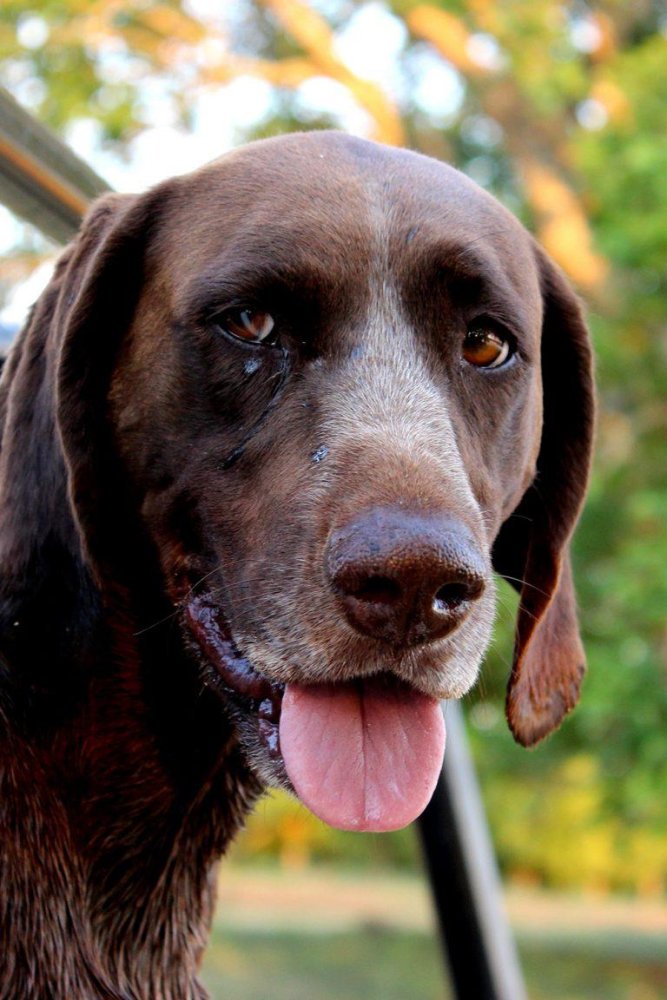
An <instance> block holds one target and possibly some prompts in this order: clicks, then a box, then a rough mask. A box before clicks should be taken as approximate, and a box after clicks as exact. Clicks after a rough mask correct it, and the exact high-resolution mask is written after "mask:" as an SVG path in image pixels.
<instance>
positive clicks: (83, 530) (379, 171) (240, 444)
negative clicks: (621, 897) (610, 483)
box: [0, 133, 593, 1000]
mask: <svg viewBox="0 0 667 1000" xmlns="http://www.w3.org/2000/svg"><path fill="white" fill-rule="evenodd" d="M240 303H241V304H243V303H246V304H247V303H250V304H252V305H254V306H255V307H256V308H264V309H266V310H267V311H270V312H271V313H272V315H274V317H275V318H276V320H277V322H278V324H279V326H280V329H281V339H280V341H279V342H278V344H277V345H276V346H271V347H255V346H252V345H250V346H248V345H245V344H238V343H233V342H231V341H230V340H229V337H228V336H226V335H225V334H223V333H221V331H220V330H219V329H218V328H217V327H216V324H215V316H216V313H219V312H220V310H221V309H222V308H224V307H225V306H226V305H229V304H233V305H238V304H240ZM480 313H484V314H489V313H491V314H493V315H497V316H500V318H501V319H503V321H504V322H505V324H506V325H509V326H510V327H511V329H512V330H513V332H515V334H516V337H517V339H518V341H519V347H520V351H519V356H518V360H517V363H516V364H513V365H512V366H509V367H508V368H507V369H506V370H505V369H503V370H498V371H496V372H481V371H479V370H472V369H468V368H466V367H465V366H463V367H462V362H461V358H460V351H461V343H462V338H463V336H464V333H465V328H466V322H469V321H470V320H471V319H473V318H474V317H475V316H478V315H479V314H480ZM0 406H1V417H2V428H3V430H2V453H1V455H0V509H1V513H2V520H1V524H2V528H1V529H0V567H1V570H0V598H1V604H0V630H1V646H0V648H1V650H2V661H1V663H0V717H1V723H0V803H1V804H2V805H1V807H0V808H1V809H2V819H3V822H2V837H3V857H2V861H1V867H0V922H1V925H2V938H3V954H2V956H0V997H1V998H3V1000H16V998H17V997H21V998H24V1000H44V998H46V997H52V998H58V1000H89V998H93V997H95V998H97V997H103V998H107V1000H111V998H114V1000H118V998H121V997H122V998H141V1000H158V998H159V1000H187V998H195V997H202V996H204V991H203V989H202V987H201V986H200V985H199V984H198V982H197V978H196V974H197V968H198V965H199V962H200V959H201V954H202V950H203V947H204V943H205V939H206V933H207V929H208V925H209V922H210V918H211V912H212V907H213V900H214V894H213V878H214V870H215V869H214V863H215V861H216V859H217V858H218V857H219V856H220V855H221V854H222V853H223V851H224V849H225V846H226V845H227V843H228V842H229V840H230V838H231V837H232V836H233V835H234V833H235V832H236V831H237V829H238V828H239V826H240V824H241V823H242V821H243V816H244V814H245V813H246V812H247V810H248V809H249V808H250V807H251V805H252V803H253V801H254V800H255V798H256V797H257V795H258V794H260V792H261V790H262V788H263V787H264V785H265V784H266V783H267V782H268V783H274V784H275V783H278V784H280V783H283V784H284V783H285V778H284V773H283V772H282V770H281V766H280V763H279V762H278V763H276V760H275V758H274V757H272V756H271V755H269V754H267V753H266V749H265V747H264V745H263V744H262V741H261V739H259V737H258V732H259V730H258V723H257V719H256V718H254V716H252V714H248V713H247V712H246V711H245V710H244V708H243V706H242V705H241V706H239V704H232V702H230V701H229V698H228V697H227V694H226V691H225V689H224V685H223V686H222V687H221V685H220V682H219V677H218V675H217V674H216V670H215V665H214V664H213V665H212V664H211V663H210V662H209V656H208V653H207V652H206V650H208V649H209V646H205V648H204V646H202V642H201V635H200V634H199V637H198V633H197V632H196V630H195V631H194V632H193V630H192V628H191V627H190V626H189V625H188V618H187V614H186V613H185V612H186V611H187V608H188V607H189V606H190V605H191V601H192V598H193V595H200V596H201V595H204V599H205V601H207V602H208V605H207V606H209V605H210V607H211V608H213V609H214V619H212V620H213V624H212V625H210V629H212V631H210V630H209V633H207V636H208V639H210V640H211V643H212V645H211V646H210V648H212V649H215V648H216V643H218V644H219V645H220V646H221V648H222V645H223V644H224V643H228V645H229V648H230V649H231V648H232V646H233V647H234V648H235V649H238V650H240V651H242V653H243V654H244V655H245V656H247V657H248V659H249V661H250V662H251V663H252V665H253V667H254V668H255V670H256V671H258V672H259V674H261V675H262V677H264V678H265V679H266V683H269V682H271V683H273V684H274V685H276V684H280V683H283V682H285V681H292V680H298V681H301V682H308V681H315V680H326V681H332V680H341V679H346V678H350V677H357V676H360V675H363V674H370V673H374V672H377V671H386V672H390V673H393V674H394V675H396V676H397V677H399V678H401V679H402V680H403V681H405V682H407V683H410V684H412V685H414V686H415V687H417V688H419V689H420V690H422V691H424V692H425V693H427V694H429V695H431V696H434V697H456V696H459V695H461V694H463V693H464V692H465V691H466V690H467V689H468V688H469V687H470V685H471V684H472V683H473V682H474V679H475V675H476V672H477V669H478V665H479V661H480V659H481V656H482V654H483V652H484V648H485V646H486V643H487V641H488V636H489V632H490V627H491V620H492V607H493V596H492V586H491V580H490V574H491V560H492V559H493V564H494V566H495V568H496V569H497V570H498V571H499V572H500V573H502V574H505V575H506V576H508V578H510V579H511V580H512V582H513V583H515V584H516V585H517V586H518V587H519V588H520V589H521V610H520V616H519V623H518V631H517V651H516V658H515V664H514V669H513V672H512V677H511V679H510V686H509V693H508V718H509V722H510V726H511V727H512V730H513V732H514V733H515V735H516V737H517V739H519V740H520V741H521V742H523V743H526V744H531V743H533V742H535V741H536V740H538V739H540V738H541V737H542V736H544V735H545V734H546V733H547V732H549V731H550V730H551V729H553V728H554V727H555V726H556V725H558V723H559V722H560V720H561V718H562V716H563V715H564V714H565V712H567V711H569V709H570V708H572V706H573V705H574V703H575V701H576V698H577V695H578V689H579V683H580V679H581V675H582V672H583V653H582V650H581V645H580V642H579V639H578V634H577V626H576V612H575V603H574V594H573V589H572V584H571V577H570V570H569V560H568V556H567V548H568V544H569V539H570V536H571V533H572V530H573V528H574V525H575V522H576V519H577V516H578V512H579V509H580V506H581V503H582V499H583V495H584V491H585V486H586V479H587V474H588V463H589V454H590V443H591V435H592V420H593V402H592V388H591V373H590V352H589V347H588V340H587V336H586V331H585V328H584V325H583V322H582V319H581V314H580V310H579V307H578V305H577V303H576V300H575V298H574V297H573V295H572V293H571V292H570V290H569V289H568V288H567V286H566V284H565V282H564V281H563V279H562V277H561V276H560V274H559V273H558V272H557V271H556V269H555V268H554V266H553V265H552V264H551V263H550V262H549V261H548V260H547V259H546V258H545V257H544V255H543V254H542V252H541V251H540V250H539V249H538V248H537V247H536V246H535V244H534V243H533V241H532V240H531V239H530V237H529V236H528V235H527V234H526V233H525V231H524V230H523V229H522V228H521V227H520V225H519V224H518V223H517V222H516V221H515V220H514V219H513V218H512V217H511V216H510V215H509V214H508V213H507V212H505V211H504V210H503V209H502V208H501V207H500V206H499V205H498V204H497V203H496V202H495V201H494V200H493V199H492V198H490V197H489V196H488V195H486V194H484V193H483V192H481V191H480V190H479V189H478V188H476V187H475V186H474V185H473V184H472V183H471V182H469V181H468V180H466V179H465V178H464V177H463V176H462V175H460V174H458V173H457V172H456V171H453V170H452V169H451V168H448V167H445V166H443V165H442V164H439V163H436V162H435V161H432V160H428V159H426V158H424V157H419V156H416V155H415V154H411V153H406V152H402V151H398V150H390V149H384V148H382V147H378V146H375V145H373V144H371V143H365V142H362V141H359V140H353V139H349V138H346V137H344V136H342V135H338V134H331V133H328V134H326V133H325V134H308V135H300V136H290V137H284V138H282V139H277V140H269V141H267V142H263V143H259V144H255V145H252V146H249V147H247V148H245V149H243V150H241V151H238V152H236V153H233V154H231V155H229V156H227V157H225V158H223V159H222V160H220V161H218V162H216V163H214V164H211V165H209V166H207V167H205V168H203V169H202V170H200V171H198V172H197V173H195V174H192V175H190V176H188V177H183V178H177V179H175V180H172V181H169V182H167V183H165V184H162V185H160V186H159V187H157V188H156V189H154V190H153V191H151V192H149V193H148V194H146V195H143V196H138V197H136V198H134V197H123V196H110V197H107V198H104V199H102V200H101V201H100V202H98V203H97V204H96V205H95V206H94V207H93V209H92V210H91V213H90V214H89V216H88V218H87V220H86V222H85V224H84V226H83V228H82V231H81V234H80V236H79V238H78V240H77V241H76V242H75V243H74V244H73V245H72V246H71V247H70V248H69V249H68V250H67V251H65V253H64V255H63V257H62V258H61V260H60V262H59V265H58V268H57V271H56V275H55V276H54V279H53V281H52V283H51V285H50V287H49V288H48V289H47V291H46V292H45V294H44V296H43V297H42V299H41V300H40V302H39V303H38V304H37V306H36V307H35V310H34V311H33V314H32V316H31V319H30V321H29V323H28V324H27V326H26V328H25V330H24V331H23V333H22V334H21V336H20V338H19V339H18V341H17V343H16V345H15V347H14V348H13V351H12V353H11V356H10V358H9V359H8V362H7V365H6V367H5V372H4V374H3V379H2V383H1V384H0ZM372 506H385V507H388V508H397V507H405V508H406V509H408V510H411V511H415V512H417V513H421V514H424V515H426V514H428V515H429V516H430V514H431V513H432V512H436V514H437V513H443V514H445V513H446V514H450V513H452V512H453V513H455V514H456V516H457V517H458V518H459V519H460V520H461V523H462V524H464V525H465V527H466V531H467V532H469V534H470V537H471V538H474V543H475V545H476V546H478V548H479V551H480V552H481V553H483V558H484V566H485V569H484V572H485V574H486V576H487V578H488V579H487V587H486V590H485V593H484V595H483V596H482V597H480V599H479V600H478V601H476V603H475V607H474V608H473V609H472V611H471V612H470V613H469V614H468V616H467V617H466V619H465V621H464V622H463V623H462V624H461V625H460V626H459V627H457V628H456V629H455V631H454V632H453V633H452V634H450V635H447V636H446V637H444V638H442V639H438V641H436V642H430V643H429V642H427V643H423V644H422V645H418V646H416V647H415V648H410V649H407V650H400V649H393V648H391V649H390V648H388V647H387V646H386V644H383V643H382V642H381V641H380V640H377V639H372V638H369V637H368V636H363V635H360V634H359V633H358V632H356V631H354V629H351V628H350V626H349V624H348V623H346V621H345V620H344V618H343V616H342V615H341V613H340V610H339V608H338V606H337V604H336V600H335V595H334V594H333V593H332V592H331V589H330V587H329V586H328V584H327V580H326V574H325V572H324V569H323V565H324V557H323V553H324V550H325V546H326V543H327V539H328V538H329V537H331V535H332V532H334V531H336V530H337V529H339V528H341V526H344V525H345V524H347V523H348V522H349V521H350V519H351V518H353V517H355V515H356V514H357V512H359V511H364V510H367V509H369V508H370V507H372ZM189 602H190V604H189ZM215 616H218V617H215ZM227 629H228V630H229V636H227V632H226V630H227ZM226 636H227V637H226ZM225 637H226V638H225ZM207 641H208V640H207ZM225 648H227V647H225ZM235 655H237V654H235ZM238 655H240V654H238ZM239 662H240V661H239ZM243 662H245V661H243ZM232 701H233V699H232ZM259 729H261V725H260V726H259Z"/></svg>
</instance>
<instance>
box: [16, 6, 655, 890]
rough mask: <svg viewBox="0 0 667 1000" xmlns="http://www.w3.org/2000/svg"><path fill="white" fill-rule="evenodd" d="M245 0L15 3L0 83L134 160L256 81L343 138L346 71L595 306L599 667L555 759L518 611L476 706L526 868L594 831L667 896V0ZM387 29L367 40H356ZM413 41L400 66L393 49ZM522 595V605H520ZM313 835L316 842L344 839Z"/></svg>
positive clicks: (401, 51)
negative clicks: (514, 717)
mask: <svg viewBox="0 0 667 1000" xmlns="http://www.w3.org/2000/svg"><path fill="white" fill-rule="evenodd" d="M225 6H226V8H227V9H225V10H223V5H212V4H209V3H205V2H204V0H189V2H188V0H183V2H179V0H164V2H157V0H141V2H139V0H135V2H130V0H95V2H92V3H90V2H83V0H43V2H42V3H41V4H40V6H39V8H36V7H35V6H34V5H30V4H28V3H26V2H24V0H4V2H3V4H2V7H1V8H0V58H1V59H2V67H1V68H0V82H2V83H3V84H4V85H5V86H7V87H8V88H9V89H10V90H12V91H13V92H14V94H15V95H16V96H17V98H18V99H19V100H21V101H22V102H23V103H24V104H26V105H27V106H28V107H30V108H31V109H32V110H33V111H34V112H35V113H36V114H37V115H38V116H39V117H40V118H42V119H43V120H44V121H46V122H47V123H49V124H50V125H52V126H53V127H54V128H56V129H58V130H60V131H66V129H67V127H68V125H69V123H71V122H72V121H74V120H76V119H81V118H85V119H94V120H95V121H96V122H97V123H99V128H100V130H101V132H100V135H101V141H102V143H103V144H105V145H107V146H110V147H112V148H116V149H118V150H121V151H122V150H126V149H127V148H128V144H129V143H130V141H131V139H132V138H133V136H136V135H138V134H140V133H141V132H142V130H144V129H146V128H147V127H148V126H149V125H150V124H151V122H152V121H153V118H154V105H155V102H156V95H157V97H159V102H160V106H161V107H162V108H163V109H164V108H165V107H166V108H167V111H166V112H165V111H164V110H163V112H162V113H163V114H168V115H170V116H171V119H170V120H173V121H178V122H180V123H181V124H182V125H183V127H190V125H191V123H192V117H193V114H194V112H195V109H196V106H197V101H198V100H199V99H200V98H201V96H202V94H205V93H207V92H211V90H213V89H219V88H220V87H223V86H225V85H227V84H228V83H229V82H230V81H232V80H234V79H236V78H237V77H238V76H239V75H241V74H243V75H246V74H250V75H253V76H256V77H258V78H260V79H262V80H264V81H267V82H268V83H269V84H270V85H271V87H272V88H273V89H272V100H271V103H270V105H269V106H268V109H267V112H266V114H265V115H264V116H263V117H262V118H261V121H260V122H259V124H257V122H256V121H255V123H254V124H253V125H252V126H251V127H249V128H248V129H246V130H245V134H244V136H243V137H247V138H251V137H254V136H256V135H262V134H270V133H273V132H279V131H285V130H288V129H290V128H311V127H323V126H334V127H336V126H340V124H341V121H342V122H343V124H345V119H344V118H341V112H340V110H337V109H336V108H339V107H340V102H339V104H338V105H336V107H333V106H332V105H331V104H330V106H329V107H325V106H324V105H322V106H317V102H313V100H312V92H311V98H310V100H305V99H304V93H305V88H306V87H307V86H308V85H310V86H311V87H312V85H313V83H314V82H315V83H318V82H322V81H325V82H327V84H328V85H329V87H330V88H331V87H333V88H337V90H336V92H337V93H338V94H341V93H344V94H345V95H346V99H347V100H348V102H349V103H351V104H352V105H354V106H356V107H357V108H358V109H360V114H361V116H362V117H361V118H360V119H359V120H360V121H361V123H362V124H361V126H360V127H361V128H365V130H366V132H367V134H368V135H370V136H371V137H373V138H376V139H380V140H382V141H385V142H390V143H397V144H400V143H406V144H408V145H411V146H413V147H414V148H418V149H420V150H422V151H424V152H426V153H429V154H431V155H435V156H439V157H442V158H447V159H449V160H451V161H452V162H454V163H455V164H456V165H457V166H459V167H460V168H461V169H463V170H465V171H467V172H468V173H469V174H470V175H471V176H472V177H473V178H474V179H475V180H477V181H478V182H479V183H481V184H483V185H484V186H486V187H488V188H489V189H490V190H492V191H493V192H494V193H495V194H497V195H498V196H499V197H500V198H501V199H502V200H503V201H505V203H506V204H508V205H509V207H511V208H512V209H513V210H514V211H516V212H517V213H518V214H519V215H520V216H521V217H522V218H523V219H524V221H525V222H526V223H527V224H528V225H529V226H530V227H531V228H532V229H533V230H534V231H535V232H536V233H537V235H538V237H539V238H540V239H541V241H542V242H543V243H544V244H545V246H546V247H547V249H548V250H549V251H550V252H551V253H552V254H553V256H554V257H555V258H556V259H557V260H558V261H559V262H560V263H561V265H562V266H563V267H564V269H565V270H566V271H567V272H568V274H569V275H570V277H571V278H572V279H573V280H574V281H575V283H576V284H577V285H578V287H579V288H580V289H581V290H582V292H584V293H585V295H586V298H587V300H588V301H589V303H590V304H591V325H592V328H593V332H594V336H595V341H596V346H597V353H598V359H599V380H600V385H601V412H600V420H599V447H598V456H597V463H596V469H595V475H594V479H593V484H592V490H591V497H590V501H589V504H588V507H587V511H586V514H585V516H584V520H583V523H582V526H581V528H580V530H579V532H578V535H577V540H576V551H575V563H576V574H577V580H578V589H579V594H580V604H581V617H582V623H583V628H584V633H585V641H586V646H587V649H588V654H589V663H590V673H589V678H588V680H587V682H586V685H585V687H584V696H583V701H582V704H581V706H580V707H579V708H578V709H577V711H576V712H575V713H574V715H573V716H572V718H571V719H570V720H569V721H568V722H567V723H566V724H565V726H564V727H563V728H562V730H561V731H560V732H559V734H558V735H557V736H555V737H553V738H552V739H551V740H550V741H549V743H547V744H546V745H545V746H544V747H543V748H542V749H540V750H538V751H537V752H536V753H534V754H530V755H527V754H526V753H525V752H524V751H522V750H520V749H519V748H517V747H515V746H514V745H513V744H512V742H511V739H510V737H509V735H508V734H507V732H506V730H505V728H504V726H503V724H502V718H501V713H500V711H499V710H498V705H499V702H500V699H501V698H502V688H503V685H504V680H505V676H506V674H507V669H508V667H507V664H508V660H509V657H510V652H509V648H510V643H511V636H510V631H511V625H510V620H511V616H510V614H509V613H505V614H504V615H503V621H502V622H501V627H500V629H499V631H500V639H499V642H498V644H497V647H496V650H495V651H494V652H493V653H492V654H491V656H490V657H489V660H488V663H487V665H486V666H485V668H484V671H483V678H482V683H481V685H480V686H479V687H478V689H477V691H476V692H475V694H474V695H473V696H471V698H470V713H469V715H470V720H471V723H472V732H473V734H474V744H475V747H476V750H477V751H478V752H479V755H480V760H481V762H482V764H481V773H482V776H483V780H484V783H485V786H486V790H487V801H488V804H489V807H490V810H491V813H492V820H493V825H494V829H495V831H496V835H497V838H498V840H499V844H500V849H501V855H502V857H503V859H504V861H505V863H506V864H507V865H508V866H509V867H510V868H512V869H514V870H516V869H518V868H519V867H521V866H522V865H523V867H524V869H525V867H526V866H528V867H530V869H531V871H532V872H533V873H534V874H536V875H538V876H539V877H541V878H544V879H545V880H547V881H550V882H558V883H559V884H562V883H563V882H564V881H567V878H568V875H567V872H568V871H573V869H572V866H570V868H568V867H567V866H565V867H563V866H562V864H561V862H562V858H563V857H568V856H569V853H570V852H569V844H568V838H570V837H572V836H574V835H575V834H576V836H577V837H581V836H582V826H584V827H586V831H587V833H586V837H587V838H588V839H586V844H587V845H588V846H587V847H586V850H587V851H589V849H590V852H589V853H590V856H591V857H592V856H593V855H595V854H596V851H597V855H598V861H595V862H593V861H591V862H590V864H589V865H588V870H589V875H590V877H591V878H592V879H593V881H594V882H595V883H596V884H605V880H606V884H609V885H614V886H622V887H634V888H647V887H648V886H650V887H651V888H655V887H656V886H657V887H659V886H661V885H662V886H664V884H665V881H666V880H667V857H666V856H665V852H664V850H661V849H659V847H658V846H657V845H658V844H659V843H660V835H663V836H664V834H665V832H667V804H666V802H665V796H664V791H663V789H664V788H665V786H667V740H666V738H665V731H666V727H667V686H666V685H665V680H666V675H667V618H666V614H665V611H666V608H667V503H666V499H665V497H666V487H667V482H666V478H667V471H666V468H667V463H666V462H665V438H666V435H665V427H666V425H667V403H666V400H667V367H666V365H665V360H666V359H667V287H666V285H667V272H666V270H665V260H667V142H666V141H665V122H666V121H667V72H665V69H666V67H667V8H666V7H665V5H664V3H662V2H659V0H636V2H634V3H632V4H625V3H622V2H621V0H595V2H592V0H591V2H589V3H586V2H582V0H569V2H556V0H511V2H507V3H495V2H493V0H431V2H428V3H416V2H413V0H393V2H386V3H382V2H378V0H369V2H355V0H308V2H307V0H254V2H253V0H237V2H236V3H235V4H231V5H225ZM364 25H366V26H367V28H366V29H365V30H366V31H367V32H372V34H370V35H368V37H367V41H366V50H364V47H363V45H362V46H359V44H357V46H356V49H354V51H352V49H351V47H350V38H351V36H352V35H354V36H355V37H356V39H357V43H358V41H359V34H360V31H362V29H363V26H364ZM389 38H391V59H390V60H389V62H388V61H387V60H385V62H384V64H383V65H384V67H385V68H384V70H383V71H382V72H380V71H378V69H377V64H376V62H375V61H374V60H373V59H371V58H370V56H371V54H372V53H375V54H376V55H377V52H378V51H381V50H382V46H383V44H384V40H385V39H389ZM364 51H365V52H366V56H367V58H366V59H364ZM360 52H361V54H360ZM389 63H390V66H389V68H387V66H388V65H389ZM332 92H333V91H331V89H329V90H328V91H327V93H328V94H330V93H332ZM513 600H514V599H513V598H512V597H511V596H510V595H509V593H508V592H504V594H503V598H502V602H503V604H507V603H508V602H509V604H510V605H512V602H513ZM545 789H549V790H550V792H551V794H552V796H553V800H552V802H551V803H549V802H548V801H547V802H545ZM274 811H275V812H276V815H278V814H280V815H281V816H282V818H281V820H280V823H281V824H282V825H283V827H284V825H285V821H284V816H283V815H282V813H281V812H280V809H276V810H274ZM277 822H278V821H277ZM287 825H288V826H289V823H288V824H287ZM307 828H308V824H307V823H306V824H305V826H304V828H303V829H304V830H307ZM281 829H282V827H281ZM526 829H528V837H529V838H530V842H531V844H532V847H531V848H530V850H529V849H528V843H527V839H526ZM278 833H279V831H278ZM538 834H539V836H538ZM277 836H278V834H277ZM312 836H313V838H314V839H313V845H314V847H316V846H317V845H318V844H320V839H321V833H317V835H315V834H313V835H312ZM304 837H305V841H306V842H307V841H308V837H307V835H306V833H304V834H303V836H302V838H301V843H302V850H304V851H305V850H307V843H306V846H305V847H304V846H303V844H304ZM596 838H597V839H596ZM278 839H280V838H279V836H278ZM401 843H403V842H401ZM540 844H542V845H543V849H542V851H541V853H540V848H539V845H540ZM595 844H597V848H595V846H594V845H595ZM591 845H593V847H591ZM279 849H280V850H283V849H284V845H283V846H282V847H280V848H279ZM317 849H318V850H319V849H320V848H319V847H317ZM401 850H403V847H401ZM325 853H326V852H325ZM588 856H589V855H587V857H588ZM559 857H560V861H559V860H558V859H559ZM600 857H604V858H606V861H605V863H604V866H603V867H604V868H605V872H606V874H605V872H601V871H600V870H599V868H600V865H599V863H598V862H599V858H600ZM642 858H644V859H645V864H644V866H643V868H642ZM647 873H649V874H647ZM572 877H573V878H575V879H577V880H579V881H585V880H586V878H587V877H588V876H587V875H586V872H585V871H582V870H580V869H577V871H576V874H574V875H572Z"/></svg>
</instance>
